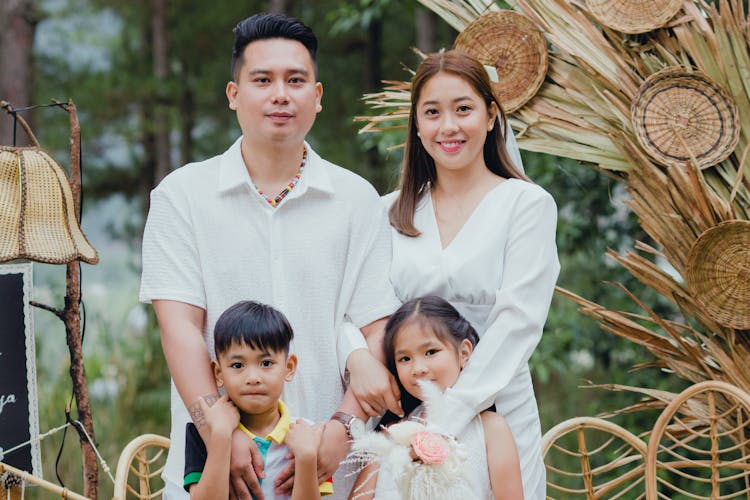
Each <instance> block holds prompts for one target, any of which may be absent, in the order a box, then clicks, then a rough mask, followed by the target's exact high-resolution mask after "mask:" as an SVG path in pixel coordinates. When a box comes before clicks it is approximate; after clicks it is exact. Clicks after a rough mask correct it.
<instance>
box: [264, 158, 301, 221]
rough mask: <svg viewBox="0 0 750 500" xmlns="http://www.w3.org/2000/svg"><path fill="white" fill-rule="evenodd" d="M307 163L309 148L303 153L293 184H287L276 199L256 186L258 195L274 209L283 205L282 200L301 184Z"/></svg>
mask: <svg viewBox="0 0 750 500" xmlns="http://www.w3.org/2000/svg"><path fill="white" fill-rule="evenodd" d="M306 163H307V147H305V149H304V151H303V152H302V163H300V165H299V170H298V171H297V173H296V174H294V178H292V180H291V182H289V184H287V186H286V187H285V188H284V189H282V190H281V192H280V193H279V194H277V195H276V197H275V198H269V197H268V196H266V195H265V194H263V191H261V189H260V188H259V187H258V186H255V190H256V191H258V194H259V195H261V196H262V197H263V199H265V200H266V201H267V202H268V204H269V205H271V206H272V207H274V208H275V207H276V206H278V204H279V203H281V200H283V199H284V198H286V195H288V194H289V192H290V191H291V190H292V189H294V186H296V185H297V182H299V180H300V178H301V177H302V171H303V170H304V169H305V164H306Z"/></svg>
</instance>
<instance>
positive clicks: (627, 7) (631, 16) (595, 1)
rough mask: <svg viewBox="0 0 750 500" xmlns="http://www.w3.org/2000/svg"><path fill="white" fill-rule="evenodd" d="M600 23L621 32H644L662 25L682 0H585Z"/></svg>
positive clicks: (674, 12)
mask: <svg viewBox="0 0 750 500" xmlns="http://www.w3.org/2000/svg"><path fill="white" fill-rule="evenodd" d="M586 6H587V7H588V8H589V10H590V11H591V13H592V14H593V15H594V17H596V18H597V19H598V20H599V22H600V23H602V24H603V25H605V26H609V27H610V28H612V29H614V30H617V31H619V32H621V33H630V34H634V33H646V32H647V31H651V30H655V29H656V28H660V27H662V26H664V25H665V24H666V23H667V21H669V20H670V19H672V18H673V17H674V15H675V14H677V12H678V11H679V10H680V8H681V7H682V0H586Z"/></svg>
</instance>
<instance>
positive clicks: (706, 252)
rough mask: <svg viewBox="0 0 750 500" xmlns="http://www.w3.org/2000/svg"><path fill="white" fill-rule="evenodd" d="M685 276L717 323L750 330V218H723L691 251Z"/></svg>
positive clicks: (698, 240)
mask: <svg viewBox="0 0 750 500" xmlns="http://www.w3.org/2000/svg"><path fill="white" fill-rule="evenodd" d="M686 271H687V272H686V276H685V279H686V281H687V285H688V288H689V289H690V291H691V293H692V294H693V296H694V297H695V298H696V299H697V300H698V301H699V302H700V303H701V304H702V305H703V306H704V307H705V309H706V312H708V314H709V315H710V316H711V318H713V319H714V320H715V321H716V322H717V323H719V324H721V325H724V326H727V327H730V328H736V329H739V330H750V221H746V220H732V221H727V222H722V223H721V224H719V225H718V226H715V227H712V228H711V229H708V230H707V231H705V232H703V234H701V235H700V237H699V238H698V239H697V240H696V242H695V243H694V244H693V246H692V247H691V248H690V252H689V253H688V263H687V269H686Z"/></svg>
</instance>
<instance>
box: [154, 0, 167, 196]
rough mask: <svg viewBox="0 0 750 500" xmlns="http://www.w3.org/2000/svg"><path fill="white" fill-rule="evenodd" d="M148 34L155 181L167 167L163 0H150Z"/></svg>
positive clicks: (165, 27) (165, 172)
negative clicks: (153, 94)
mask: <svg viewBox="0 0 750 500" xmlns="http://www.w3.org/2000/svg"><path fill="white" fill-rule="evenodd" d="M151 10H152V13H151V14H152V17H151V37H152V49H153V52H152V54H153V72H154V79H155V80H156V86H157V90H156V96H157V97H156V106H155V108H154V133H155V136H156V170H155V172H154V179H153V183H154V186H155V185H157V184H158V183H159V182H160V181H161V180H162V179H163V178H164V177H165V176H166V175H167V174H168V173H169V171H170V170H171V169H170V162H169V107H168V96H167V95H166V93H165V90H166V88H167V76H168V72H169V68H168V63H167V12H166V0H151Z"/></svg>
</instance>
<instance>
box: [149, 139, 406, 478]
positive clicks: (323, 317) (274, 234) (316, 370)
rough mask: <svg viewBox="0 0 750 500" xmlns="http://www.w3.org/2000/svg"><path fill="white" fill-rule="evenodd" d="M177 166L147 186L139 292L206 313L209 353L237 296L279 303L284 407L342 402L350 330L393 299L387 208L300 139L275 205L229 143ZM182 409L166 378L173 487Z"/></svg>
mask: <svg viewBox="0 0 750 500" xmlns="http://www.w3.org/2000/svg"><path fill="white" fill-rule="evenodd" d="M240 143H241V138H240V139H238V140H237V141H236V142H235V143H234V144H233V145H232V146H231V147H230V148H229V149H228V150H227V151H226V152H225V153H224V154H222V155H219V156H216V157H214V158H211V159H209V160H206V161H203V162H200V163H193V164H189V165H186V166H184V167H182V168H180V169H178V170H176V171H175V172H173V173H171V174H170V175H169V176H167V177H166V178H165V179H164V180H163V181H162V182H161V184H159V186H158V187H157V188H156V189H154V190H153V191H152V193H151V207H150V211H149V215H148V220H147V222H146V228H145V231H144V236H143V275H142V281H141V292H140V299H141V300H142V301H144V302H150V301H151V300H155V299H165V300H175V301H180V302H185V303H188V304H192V305H194V306H197V307H200V308H203V309H204V310H205V311H206V324H205V327H204V331H203V336H204V340H205V341H206V344H207V346H208V348H209V353H211V356H212V357H215V355H214V350H213V327H214V324H215V323H216V320H217V319H218V317H219V315H220V314H221V313H222V312H223V311H224V310H225V309H226V308H228V307H229V306H231V305H232V304H234V303H236V302H238V301H240V300H256V301H259V302H263V303H267V304H270V305H272V306H274V307H276V308H278V309H279V310H281V311H282V312H283V313H284V314H285V315H286V316H287V318H288V319H289V321H290V323H291V325H292V328H293V329H294V342H293V344H292V352H294V353H296V354H297V356H298V358H299V367H298V369H297V375H296V377H295V379H294V381H293V382H291V383H289V384H286V387H285V390H284V394H283V398H284V400H285V401H286V402H287V404H288V405H289V407H290V409H291V411H292V412H293V413H295V414H296V415H299V416H301V417H304V418H308V419H310V420H313V421H316V422H320V421H325V420H327V419H328V418H329V417H330V415H331V414H332V413H333V412H334V411H335V410H336V408H337V406H338V405H339V403H340V402H341V398H342V396H343V392H344V387H343V384H342V377H341V374H342V368H343V366H344V363H345V361H346V357H347V356H348V354H349V353H350V352H351V351H352V350H353V349H355V348H357V347H366V344H365V343H364V339H363V337H362V335H361V334H360V333H359V332H358V331H356V330H355V333H356V334H352V329H346V328H341V329H339V330H338V331H340V332H348V333H342V334H341V335H337V329H338V327H339V325H340V324H341V323H342V322H343V321H344V320H345V319H347V320H349V321H351V322H352V323H354V324H355V325H356V326H358V327H361V326H364V325H366V324H368V323H370V322H372V321H375V320H377V319H379V318H382V317H384V316H387V315H389V314H391V313H392V312H393V311H394V310H395V309H396V308H397V307H398V306H399V305H400V302H399V301H398V299H397V298H396V297H395V294H394V293H393V290H392V288H391V285H390V282H389V267H390V258H391V246H390V233H389V226H388V220H387V215H386V212H385V209H384V207H383V205H382V204H381V203H380V199H379V197H378V194H377V192H376V191H375V190H374V189H373V188H372V186H371V185H370V184H369V183H367V182H366V181H365V180H364V179H362V178H361V177H359V176H358V175H356V174H354V173H352V172H350V171H348V170H345V169H343V168H341V167H338V166H336V165H333V164H332V163H330V162H328V161H326V160H324V159H322V158H321V157H320V156H318V155H317V154H316V153H315V151H313V150H312V148H311V147H310V146H309V145H307V148H308V156H307V164H306V166H305V169H304V171H303V173H302V177H301V178H300V180H299V182H298V183H297V185H296V186H295V188H294V189H293V190H292V191H291V192H290V193H289V194H288V195H287V197H286V198H284V199H283V201H282V202H281V203H280V204H279V205H278V206H277V207H276V208H273V207H271V206H270V205H269V204H268V202H267V201H265V200H264V198H263V197H262V196H261V195H259V194H258V193H257V191H256V190H255V189H254V187H253V185H252V182H251V179H250V176H249V174H248V172H247V169H246V168H245V163H244V161H243V159H242V154H241V152H240ZM188 420H189V417H188V413H187V411H186V409H185V406H184V405H183V403H182V401H181V399H180V398H179V395H178V394H177V392H176V390H175V389H174V386H173V387H172V431H171V439H172V447H171V450H170V455H169V460H168V464H167V472H166V477H167V480H169V481H172V482H174V483H175V484H178V485H180V484H181V483H182V475H183V470H182V468H183V460H184V457H183V455H184V432H185V424H186V423H187V422H188Z"/></svg>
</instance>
